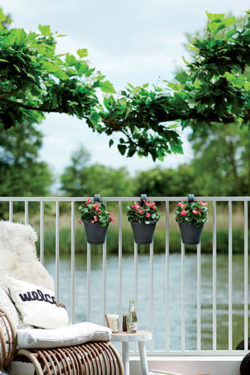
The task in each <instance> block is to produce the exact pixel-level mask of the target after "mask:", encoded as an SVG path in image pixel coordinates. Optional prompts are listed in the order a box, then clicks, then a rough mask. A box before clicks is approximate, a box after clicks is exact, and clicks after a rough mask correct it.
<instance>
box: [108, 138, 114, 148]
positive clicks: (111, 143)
mask: <svg viewBox="0 0 250 375" xmlns="http://www.w3.org/2000/svg"><path fill="white" fill-rule="evenodd" d="M113 144H114V141H113V139H110V140H109V147H111V146H112V145H113Z"/></svg>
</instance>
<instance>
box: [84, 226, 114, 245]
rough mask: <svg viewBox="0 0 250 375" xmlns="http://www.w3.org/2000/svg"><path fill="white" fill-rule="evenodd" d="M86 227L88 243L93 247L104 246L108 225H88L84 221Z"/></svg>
mask: <svg viewBox="0 0 250 375" xmlns="http://www.w3.org/2000/svg"><path fill="white" fill-rule="evenodd" d="M83 224H84V227H85V231H86V235H87V242H88V243H90V244H91V245H102V244H104V242H105V239H106V234H107V230H108V226H109V224H108V225H106V227H102V226H101V225H100V224H98V223H95V224H93V223H88V222H86V221H84V223H83Z"/></svg>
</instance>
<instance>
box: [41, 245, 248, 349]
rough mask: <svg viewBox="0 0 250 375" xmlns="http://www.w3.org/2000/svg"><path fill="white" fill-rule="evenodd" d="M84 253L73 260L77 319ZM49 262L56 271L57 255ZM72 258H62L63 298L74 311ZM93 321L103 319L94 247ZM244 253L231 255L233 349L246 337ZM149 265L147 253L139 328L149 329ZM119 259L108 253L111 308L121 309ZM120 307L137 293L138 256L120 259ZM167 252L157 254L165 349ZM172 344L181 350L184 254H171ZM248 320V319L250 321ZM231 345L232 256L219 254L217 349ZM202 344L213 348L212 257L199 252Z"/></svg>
mask: <svg viewBox="0 0 250 375" xmlns="http://www.w3.org/2000/svg"><path fill="white" fill-rule="evenodd" d="M196 262H197V257H196V254H186V256H185V348H186V349H187V350H193V349H194V350H195V349H196V333H197V322H196V314H197V312H196V311H197V306H196V293H197V290H196V277H197V275H196V267H197V266H196ZM86 264H87V262H86V254H82V255H77V256H76V265H75V291H76V295H75V302H76V304H75V321H76V322H79V321H84V320H86V312H87V277H86ZM45 266H46V268H47V269H48V271H49V272H50V273H51V274H52V275H53V276H54V275H55V263H54V258H53V259H52V258H47V259H46V260H45ZM70 269H71V265H70V258H60V270H59V300H61V301H63V302H64V303H65V304H66V306H67V309H68V311H69V313H71V306H70V304H71V302H70V301H71V271H70ZM91 269H92V272H91V321H93V322H96V323H98V324H103V273H102V257H101V256H95V254H94V251H92V260H91ZM243 271H244V257H243V255H234V256H233V294H232V301H233V348H235V346H236V345H237V344H238V342H239V341H241V340H242V339H243V337H244V314H243V313H244V272H243ZM149 274H150V264H149V256H148V255H139V256H138V301H137V307H136V311H137V316H138V327H139V329H146V330H149V329H150V279H149ZM118 282H119V275H118V258H117V257H115V256H110V257H108V258H107V313H118ZM122 283H123V288H122V289H123V292H122V311H123V314H125V313H127V311H128V301H129V300H130V299H133V298H134V258H133V256H123V260H122ZM165 316H166V309H165V256H164V254H160V255H155V256H154V304H153V338H154V340H153V348H154V350H165V334H166V330H165ZM168 316H169V346H170V349H172V350H180V349H181V257H180V254H170V257H169V315H168ZM249 324H250V322H249ZM227 345H228V257H227V255H217V349H219V350H223V349H227ZM201 349H202V350H209V349H212V256H211V255H208V254H204V255H203V254H202V256H201Z"/></svg>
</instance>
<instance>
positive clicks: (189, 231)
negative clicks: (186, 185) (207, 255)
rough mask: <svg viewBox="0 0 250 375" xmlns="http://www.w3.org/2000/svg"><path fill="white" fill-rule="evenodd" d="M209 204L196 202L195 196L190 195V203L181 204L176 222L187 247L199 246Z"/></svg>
mask: <svg viewBox="0 0 250 375" xmlns="http://www.w3.org/2000/svg"><path fill="white" fill-rule="evenodd" d="M207 206H208V202H203V201H199V202H195V201H194V195H193V194H189V196H188V201H183V202H179V203H178V205H177V209H176V221H177V222H178V224H179V227H180V231H181V239H182V242H183V243H184V244H185V245H198V244H199V243H200V240H201V233H202V230H203V226H204V223H206V222H207Z"/></svg>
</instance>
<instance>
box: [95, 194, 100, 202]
mask: <svg viewBox="0 0 250 375" xmlns="http://www.w3.org/2000/svg"><path fill="white" fill-rule="evenodd" d="M100 200H101V196H100V194H95V195H94V202H100Z"/></svg>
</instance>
